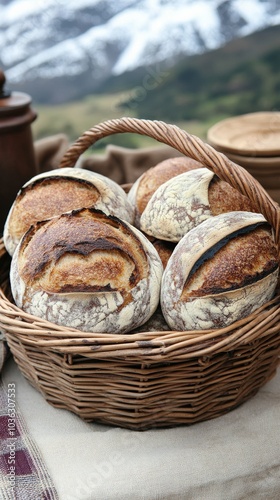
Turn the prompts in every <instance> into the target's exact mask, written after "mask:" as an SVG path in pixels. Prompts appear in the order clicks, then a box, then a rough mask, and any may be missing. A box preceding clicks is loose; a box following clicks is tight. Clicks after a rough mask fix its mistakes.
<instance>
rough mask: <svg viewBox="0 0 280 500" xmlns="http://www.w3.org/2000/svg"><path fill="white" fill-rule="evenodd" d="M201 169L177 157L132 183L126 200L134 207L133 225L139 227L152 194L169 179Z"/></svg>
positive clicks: (195, 164) (198, 164)
mask: <svg viewBox="0 0 280 500" xmlns="http://www.w3.org/2000/svg"><path fill="white" fill-rule="evenodd" d="M201 167H203V165H202V163H199V162H198V161H196V160H193V159H192V158H188V157H185V156H179V157H175V158H167V159H166V160H163V161H162V162H160V163H158V164H157V165H156V166H155V167H151V168H149V169H148V170H147V171H146V172H144V173H143V174H142V175H141V176H140V177H139V178H138V179H137V181H135V182H134V184H133V186H132V187H131V189H130V191H129V193H128V199H129V201H130V203H131V205H132V206H133V207H134V211H135V212H134V224H135V226H136V227H139V220H140V217H141V214H142V213H143V211H144V210H145V208H146V206H147V203H148V201H149V200H150V198H151V197H152V195H153V194H154V192H155V191H156V190H157V189H158V188H159V186H161V185H162V184H164V183H165V182H166V181H168V180H169V179H172V178H173V177H176V176H177V175H180V174H182V173H184V172H188V171H189V170H193V169H195V168H201Z"/></svg>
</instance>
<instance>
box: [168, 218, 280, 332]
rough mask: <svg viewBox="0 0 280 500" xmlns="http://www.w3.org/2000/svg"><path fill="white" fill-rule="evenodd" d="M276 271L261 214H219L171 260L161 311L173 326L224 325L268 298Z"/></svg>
mask: <svg viewBox="0 0 280 500" xmlns="http://www.w3.org/2000/svg"><path fill="white" fill-rule="evenodd" d="M278 275H279V263H278V252H277V246H276V244H275V242H274V238H273V235H272V233H271V229H270V227H269V225H268V224H267V223H266V220H265V219H264V217H263V216H262V215H261V214H255V213H251V212H238V211H236V212H229V213H226V214H221V215H217V216H215V217H211V218H210V219H208V220H206V221H204V222H202V223H201V224H200V225H199V226H197V227H195V228H194V229H192V230H191V231H189V232H188V233H187V234H186V235H185V236H184V237H183V238H182V239H181V241H180V242H179V243H178V244H177V246H176V248H175V250H174V251H173V253H172V255H171V257H170V258H169V261H168V263H167V266H166V269H165V271H164V274H163V278H162V287H161V307H162V312H163V315H164V317H165V319H166V321H167V323H168V324H169V326H170V328H171V329H174V330H205V329H212V328H222V327H224V326H228V325H230V324H231V323H233V322H234V321H237V320H239V319H241V318H243V317H245V316H249V314H251V313H252V312H253V311H254V310H255V309H257V308H258V307H260V306H261V305H262V304H264V303H265V302H267V301H269V300H270V299H271V298H272V296H273V294H274V292H275V289H276V286H277V280H278Z"/></svg>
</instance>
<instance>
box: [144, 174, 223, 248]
mask: <svg viewBox="0 0 280 500" xmlns="http://www.w3.org/2000/svg"><path fill="white" fill-rule="evenodd" d="M213 176H214V173H213V172H211V171H210V170H209V169H207V168H198V169H195V170H190V171H189V172H185V173H183V174H180V175H177V176H176V177H173V178H172V179H170V180H169V181H167V182H165V183H164V184H162V185H161V186H160V187H159V188H158V189H157V190H156V191H155V193H154V194H153V196H152V197H151V199H150V200H149V202H148V204H147V206H146V208H145V210H144V212H143V213H142V215H141V217H140V229H141V230H142V231H144V232H145V233H147V234H149V235H150V236H154V237H155V238H159V239H161V240H165V241H174V242H176V241H179V240H180V239H181V238H182V237H183V236H184V235H185V234H186V233H187V232H188V231H190V229H192V228H193V227H195V226H196V225H198V224H200V223H201V222H203V221H204V220H205V219H207V218H208V217H210V216H211V211H210V206H209V200H208V188H209V184H210V181H211V180H212V178H213Z"/></svg>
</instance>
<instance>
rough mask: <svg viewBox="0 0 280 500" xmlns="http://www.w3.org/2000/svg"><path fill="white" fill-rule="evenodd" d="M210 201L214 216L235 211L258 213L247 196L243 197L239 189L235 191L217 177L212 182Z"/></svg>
mask: <svg viewBox="0 0 280 500" xmlns="http://www.w3.org/2000/svg"><path fill="white" fill-rule="evenodd" d="M208 199H209V205H210V210H211V214H212V215H219V214H222V213H225V212H232V211H235V210H241V211H247V212H258V210H257V209H256V208H255V206H254V204H253V203H252V202H251V201H250V200H249V198H247V196H244V195H242V194H241V193H240V192H239V191H237V189H234V188H233V187H232V186H230V185H229V184H228V183H227V182H226V181H223V180H221V179H219V178H218V177H217V176H216V175H215V176H214V177H213V179H212V181H211V182H210V185H209V191H208Z"/></svg>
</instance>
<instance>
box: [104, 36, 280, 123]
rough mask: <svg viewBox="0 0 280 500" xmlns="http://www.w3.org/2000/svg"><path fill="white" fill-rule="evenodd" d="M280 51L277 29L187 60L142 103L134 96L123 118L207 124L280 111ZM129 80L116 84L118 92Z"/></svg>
mask: <svg viewBox="0 0 280 500" xmlns="http://www.w3.org/2000/svg"><path fill="white" fill-rule="evenodd" d="M279 49H280V26H274V27H271V28H267V29H266V30H263V31H259V32H257V33H254V34H253V35H250V36H247V37H244V38H241V39H238V40H234V41H232V42H230V43H228V44H227V45H225V46H224V47H221V48H220V49H217V50H214V51H210V52H207V53H204V54H202V55H200V56H193V57H189V58H186V59H185V60H184V61H181V62H180V63H178V64H177V65H175V66H174V67H173V69H172V71H170V72H169V73H166V77H165V78H163V79H162V81H159V82H158V85H156V86H155V88H154V89H150V90H148V91H146V93H145V95H142V97H141V95H140V93H139V92H138V93H137V92H133V91H132V92H131V93H130V98H129V99H126V100H125V101H123V102H122V103H121V106H122V107H123V109H124V114H125V112H126V110H127V109H130V110H131V109H133V110H135V113H137V115H138V116H141V117H142V118H149V119H162V120H165V121H166V120H167V121H168V120H171V121H172V120H173V121H180V120H192V119H198V120H202V121H205V120H211V118H213V117H215V119H217V118H219V117H220V118H221V117H223V116H231V115H236V114H239V113H240V114H241V113H246V112H253V111H256V110H258V111H262V110H271V111H272V110H277V109H280V92H279V90H280V73H279V67H280V50H279ZM130 78H132V74H131V75H130ZM127 80H129V76H126V75H123V81H121V78H120V79H119V81H118V82H115V84H116V83H117V84H118V87H119V90H120V89H121V88H122V89H123V90H125V82H127ZM140 81H141V80H140ZM142 81H143V79H142ZM130 83H131V82H130ZM112 84H113V82H112V81H111V85H112ZM109 88H110V87H108V89H107V90H109ZM110 90H111V91H112V87H111V89H110Z"/></svg>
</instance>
